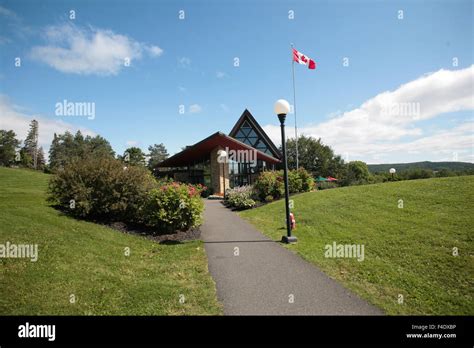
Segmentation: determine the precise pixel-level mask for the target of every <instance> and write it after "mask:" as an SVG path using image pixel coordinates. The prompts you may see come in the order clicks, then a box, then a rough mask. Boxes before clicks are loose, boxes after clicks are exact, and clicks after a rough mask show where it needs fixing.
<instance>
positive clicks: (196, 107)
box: [189, 104, 202, 114]
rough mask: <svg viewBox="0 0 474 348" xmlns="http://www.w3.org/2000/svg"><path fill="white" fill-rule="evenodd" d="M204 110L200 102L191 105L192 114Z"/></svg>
mask: <svg viewBox="0 0 474 348" xmlns="http://www.w3.org/2000/svg"><path fill="white" fill-rule="evenodd" d="M201 111H202V107H201V105H199V104H192V105H190V106H189V112H190V113H192V114H196V113H198V112H201Z"/></svg>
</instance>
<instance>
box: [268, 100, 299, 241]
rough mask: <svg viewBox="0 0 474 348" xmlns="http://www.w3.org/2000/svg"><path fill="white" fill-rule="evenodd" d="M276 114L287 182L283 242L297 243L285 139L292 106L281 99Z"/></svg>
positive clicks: (275, 108) (277, 102)
mask: <svg viewBox="0 0 474 348" xmlns="http://www.w3.org/2000/svg"><path fill="white" fill-rule="evenodd" d="M274 110H275V113H276V114H277V115H278V119H279V120H280V128H281V148H282V150H283V166H284V168H283V173H284V181H285V207H286V236H283V237H282V239H281V241H282V242H284V243H295V242H296V241H297V238H296V237H294V236H292V235H291V221H290V193H289V189H288V161H287V158H286V137H285V119H286V115H287V114H288V113H289V112H290V104H289V103H288V102H287V101H286V100H284V99H279V100H277V101H276V103H275V107H274Z"/></svg>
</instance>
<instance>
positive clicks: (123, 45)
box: [0, 0, 474, 163]
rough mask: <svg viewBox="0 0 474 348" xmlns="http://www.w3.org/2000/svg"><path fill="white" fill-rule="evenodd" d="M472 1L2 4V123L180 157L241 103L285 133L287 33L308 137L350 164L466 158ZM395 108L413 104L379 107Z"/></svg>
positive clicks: (227, 122) (46, 136)
mask: <svg viewBox="0 0 474 348" xmlns="http://www.w3.org/2000/svg"><path fill="white" fill-rule="evenodd" d="M472 6H473V5H472V2H471V1H331V2H329V1H291V2H290V1H202V0H201V1H140V0H139V1H131V0H128V1H123V0H121V1H99V2H98V1H83V0H81V1H42V2H41V3H40V2H37V1H24V0H19V1H18V0H17V1H5V0H1V1H0V21H1V22H0V23H1V24H0V64H1V65H0V94H1V103H0V111H1V113H0V118H2V120H1V121H0V128H2V129H3V128H8V129H14V130H15V131H16V132H17V133H18V134H19V135H20V136H21V137H23V138H24V135H25V134H26V133H25V132H26V129H27V123H28V120H29V119H31V118H32V117H36V118H38V119H39V120H40V141H41V142H42V143H43V144H44V146H45V147H46V148H47V147H48V144H49V143H50V139H51V137H52V133H53V132H54V131H59V132H62V131H64V130H66V129H70V130H72V131H75V130H76V129H78V128H79V129H82V130H83V131H84V132H86V133H91V134H92V133H95V134H100V135H102V136H104V137H105V138H106V139H108V140H109V141H110V142H111V144H112V146H113V147H114V149H115V150H116V151H117V152H118V153H122V152H123V151H124V150H125V149H126V148H127V147H128V146H129V145H131V144H133V145H135V144H136V145H137V146H139V147H141V148H142V149H144V150H145V149H146V148H147V147H148V145H151V144H153V143H161V142H162V143H164V144H165V145H166V147H167V148H168V150H169V152H170V153H171V154H173V153H175V152H177V151H179V150H180V148H181V147H183V146H185V145H190V144H193V143H195V142H197V141H199V140H201V139H202V138H204V137H206V136H208V135H209V134H211V133H213V132H215V131H217V130H220V131H224V132H228V131H230V129H231V128H232V126H233V124H234V123H235V121H236V120H237V119H238V117H239V116H240V115H241V113H242V111H243V110H244V109H245V108H248V109H249V110H250V111H251V112H252V114H253V115H254V116H255V117H256V118H257V120H258V121H259V123H260V124H261V125H262V126H263V127H264V129H265V130H266V131H267V132H268V134H269V135H270V136H271V137H272V138H273V139H275V142H277V143H278V135H279V133H278V121H277V117H276V116H275V115H273V112H272V109H273V103H274V102H275V100H277V99H279V98H285V99H288V100H289V101H290V103H292V102H293V90H292V80H291V52H290V46H289V45H290V43H291V42H293V43H294V45H295V48H297V49H298V50H300V51H302V52H303V53H305V54H306V55H308V56H309V57H311V58H312V59H314V60H315V61H316V62H317V68H316V70H308V69H306V67H305V66H303V65H296V66H295V73H296V89H297V112H298V124H299V126H300V127H301V129H300V132H301V133H304V134H307V135H312V136H315V137H321V138H322V140H323V142H325V143H328V144H329V145H331V146H332V147H334V148H335V150H336V151H337V152H338V153H340V154H341V155H343V156H344V158H346V159H348V160H356V159H361V160H364V161H367V162H369V163H387V162H408V161H418V160H434V161H436V160H437V161H440V160H462V161H469V162H474V155H473V139H474V138H473V136H474V132H473V103H474V102H473V101H472V99H474V96H473V82H472V81H473V67H472V64H473V40H472V39H473V38H472V35H473V34H472V33H473V24H472V23H473V22H474V21H473V18H472V17H473V8H472ZM70 10H74V11H75V16H76V18H75V19H70V18H69V16H70ZM180 10H183V11H184V15H185V18H184V19H180V18H179V11H180ZM289 11H293V12H292V13H294V18H293V19H290V18H289V15H290V12H289ZM399 11H403V13H401V12H399ZM402 15H403V18H400V17H401V16H402ZM124 56H130V57H131V65H130V66H129V67H125V66H123V63H122V60H123V58H124ZM17 57H20V58H21V66H20V67H17V66H15V58H17ZM130 57H129V58H130ZM235 58H238V59H239V66H238V67H236V66H234V59H235ZM344 58H348V63H349V64H348V65H347V64H346V65H347V66H345V65H344V64H343V62H344ZM384 92H387V93H385V94H384ZM63 100H68V101H71V102H90V103H95V109H96V114H95V118H94V119H88V118H87V117H83V116H58V115H56V114H55V105H56V103H58V102H62V101H63ZM404 103H413V104H410V105H418V106H419V107H420V109H421V112H420V113H418V114H413V115H412V114H409V115H400V114H397V113H396V112H392V113H391V114H389V115H387V114H386V113H385V115H384V116H380V113H381V111H380V108H381V107H382V108H383V107H384V106H387V107H388V108H389V109H390V108H392V109H393V106H395V107H397V106H400V105H402V104H404ZM180 105H183V106H184V108H185V113H184V114H180V113H179V108H180ZM288 125H289V126H290V127H291V126H292V125H293V120H292V117H290V120H289V123H288ZM42 130H43V132H42ZM288 131H289V132H291V129H289V130H288ZM290 134H291V133H290Z"/></svg>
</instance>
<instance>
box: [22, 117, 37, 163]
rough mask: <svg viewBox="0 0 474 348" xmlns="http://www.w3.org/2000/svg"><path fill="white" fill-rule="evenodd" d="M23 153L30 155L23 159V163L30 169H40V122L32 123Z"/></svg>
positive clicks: (34, 121)
mask: <svg viewBox="0 0 474 348" xmlns="http://www.w3.org/2000/svg"><path fill="white" fill-rule="evenodd" d="M23 153H24V154H25V155H28V157H25V158H24V159H23V161H22V162H23V163H24V164H25V165H26V166H27V167H30V168H34V169H37V167H38V121H36V120H32V121H31V122H30V130H29V131H28V135H27V136H26V139H25V142H24V146H23Z"/></svg>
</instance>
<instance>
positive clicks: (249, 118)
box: [229, 109, 281, 159]
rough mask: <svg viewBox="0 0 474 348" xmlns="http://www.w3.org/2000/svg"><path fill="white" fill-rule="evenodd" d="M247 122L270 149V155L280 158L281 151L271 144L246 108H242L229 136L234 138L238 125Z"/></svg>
mask: <svg viewBox="0 0 474 348" xmlns="http://www.w3.org/2000/svg"><path fill="white" fill-rule="evenodd" d="M244 123H247V124H248V125H250V127H251V128H252V129H253V130H254V131H255V132H256V133H257V134H258V135H259V136H260V138H262V140H263V142H264V143H265V145H266V146H267V148H268V149H269V150H270V152H271V153H272V155H273V156H274V157H275V158H278V159H281V153H280V150H278V148H277V147H276V146H275V144H273V141H271V140H270V138H269V137H268V135H267V133H265V131H264V130H263V129H262V127H260V125H259V124H258V122H257V120H256V119H255V118H254V117H253V115H252V114H251V113H250V111H248V110H247V109H245V110H244V112H243V113H242V115H241V116H240V118H239V119H238V121H237V123H236V124H235V125H234V127H233V128H232V130H231V131H230V133H229V136H231V137H232V138H235V137H236V135H237V132H238V131H239V129H240V127H241V126H242V124H244Z"/></svg>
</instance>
